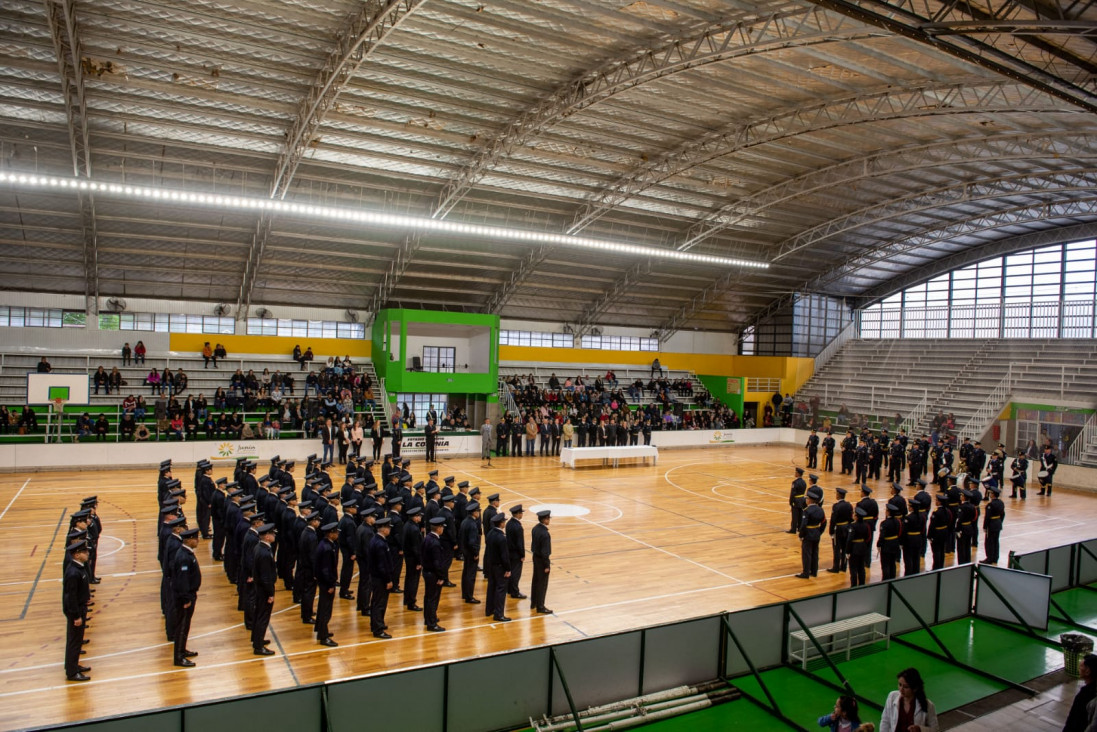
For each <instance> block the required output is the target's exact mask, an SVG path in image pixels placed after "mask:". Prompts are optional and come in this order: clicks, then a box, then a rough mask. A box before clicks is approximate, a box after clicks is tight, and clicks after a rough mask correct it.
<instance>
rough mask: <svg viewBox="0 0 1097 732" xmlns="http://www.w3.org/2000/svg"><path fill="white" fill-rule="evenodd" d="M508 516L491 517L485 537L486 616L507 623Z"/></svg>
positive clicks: (508, 620)
mask: <svg viewBox="0 0 1097 732" xmlns="http://www.w3.org/2000/svg"><path fill="white" fill-rule="evenodd" d="M505 520H506V516H505V515H503V514H501V513H497V514H495V515H494V516H492V517H491V529H490V530H489V531H488V532H487V535H486V536H485V537H484V538H485V540H486V542H487V546H486V548H485V550H484V572H485V573H486V574H487V576H488V590H487V602H486V603H485V604H484V615H485V616H486V617H489V618H493V619H494V620H496V621H498V622H501V623H506V622H510V618H508V617H507V616H506V613H505V611H506V597H507V580H509V579H510V551H509V549H508V548H507V536H506V534H505V533H504V532H503V521H505Z"/></svg>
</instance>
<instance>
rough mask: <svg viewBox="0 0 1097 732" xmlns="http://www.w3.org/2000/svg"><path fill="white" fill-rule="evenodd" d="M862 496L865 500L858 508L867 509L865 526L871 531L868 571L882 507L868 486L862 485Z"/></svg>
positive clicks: (867, 557) (866, 566)
mask: <svg viewBox="0 0 1097 732" xmlns="http://www.w3.org/2000/svg"><path fill="white" fill-rule="evenodd" d="M861 495H862V496H863V498H861V500H860V501H858V502H857V506H858V507H859V508H863V509H865V525H867V526H868V531H869V542H868V551H867V552H865V568H866V569H867V568H868V567H871V566H872V535H873V534H875V533H876V522H877V521H878V520H879V518H880V506H879V504H877V503H876V499H875V498H873V497H872V489H871V488H869V487H868V486H867V485H864V484H862V485H861ZM862 584H863V583H862Z"/></svg>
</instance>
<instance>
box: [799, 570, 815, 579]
mask: <svg viewBox="0 0 1097 732" xmlns="http://www.w3.org/2000/svg"><path fill="white" fill-rule="evenodd" d="M796 576H797V577H799V578H800V579H811V575H808V574H804V573H803V572H801V573H800V574H798V575H796Z"/></svg>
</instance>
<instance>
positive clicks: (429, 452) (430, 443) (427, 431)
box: [423, 419, 438, 463]
mask: <svg viewBox="0 0 1097 732" xmlns="http://www.w3.org/2000/svg"><path fill="white" fill-rule="evenodd" d="M423 438H424V441H425V442H426V457H425V458H424V461H425V462H428V463H433V462H435V461H436V459H435V444H436V442H437V438H438V428H437V427H436V426H435V425H434V420H433V419H428V420H427V423H426V424H425V425H423Z"/></svg>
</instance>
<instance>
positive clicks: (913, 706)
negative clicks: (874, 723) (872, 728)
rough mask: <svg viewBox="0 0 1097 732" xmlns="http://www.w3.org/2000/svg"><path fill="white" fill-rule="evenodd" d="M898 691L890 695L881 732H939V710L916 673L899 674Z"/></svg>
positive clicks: (881, 722) (881, 721)
mask: <svg viewBox="0 0 1097 732" xmlns="http://www.w3.org/2000/svg"><path fill="white" fill-rule="evenodd" d="M898 678H899V688H898V689H897V690H895V691H893V692H891V693H890V694H888V699H887V702H885V703H884V713H883V715H882V716H881V717H880V732H937V710H935V709H934V708H933V702H931V701H930V700H929V699H926V689H925V684H924V683H923V682H922V675H921V674H920V673H918V670H917V669H914V668H908V669H907V670H905V671H900V672H899V676H898Z"/></svg>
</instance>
